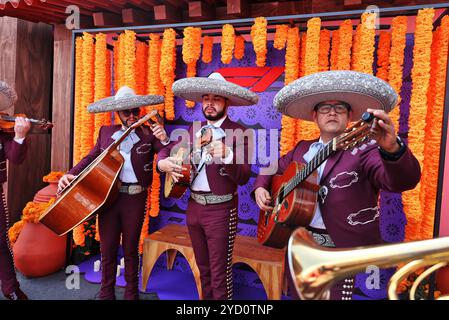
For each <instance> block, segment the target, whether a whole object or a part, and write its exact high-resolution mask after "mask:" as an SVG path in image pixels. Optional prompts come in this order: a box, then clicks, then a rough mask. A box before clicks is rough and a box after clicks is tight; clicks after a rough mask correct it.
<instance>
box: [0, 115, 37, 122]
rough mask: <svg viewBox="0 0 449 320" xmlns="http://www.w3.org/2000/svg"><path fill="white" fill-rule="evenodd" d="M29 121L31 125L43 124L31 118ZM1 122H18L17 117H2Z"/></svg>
mask: <svg viewBox="0 0 449 320" xmlns="http://www.w3.org/2000/svg"><path fill="white" fill-rule="evenodd" d="M27 119H28V120H30V122H31V123H39V124H40V123H41V121H39V120H36V119H30V118H27ZM1 120H3V121H8V122H14V121H16V117H11V116H4V115H2V116H1Z"/></svg>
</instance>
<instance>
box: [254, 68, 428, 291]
mask: <svg viewBox="0 0 449 320" xmlns="http://www.w3.org/2000/svg"><path fill="white" fill-rule="evenodd" d="M397 99H398V98H397V94H396V93H395V91H394V90H393V88H392V87H391V86H390V85H389V84H388V83H386V82H385V81H383V80H381V79H379V78H376V77H374V76H371V75H368V74H364V73H359V72H355V71H326V72H319V73H315V74H312V75H309V76H305V77H302V78H300V79H298V80H296V81H294V82H292V83H291V84H289V85H288V86H286V87H285V88H283V89H282V90H281V91H280V92H279V93H278V94H277V95H276V97H275V98H274V104H275V106H276V107H277V108H278V110H279V111H280V112H281V113H283V114H285V115H287V116H290V117H293V118H298V119H302V120H306V121H314V122H315V123H316V124H317V126H318V128H319V130H320V137H319V139H315V140H307V141H306V140H304V141H299V142H298V143H297V145H296V146H295V147H294V148H293V150H291V151H290V152H288V153H287V154H286V155H285V156H283V157H282V158H280V160H279V166H278V168H279V169H278V172H277V174H283V173H284V171H285V170H286V168H287V167H288V166H289V165H290V163H292V161H296V162H299V163H303V164H305V163H308V162H309V161H311V159H312V158H313V157H314V156H315V155H316V154H317V153H318V152H319V150H321V149H322V148H323V147H325V145H326V144H327V143H329V142H331V143H333V140H332V139H334V138H336V137H337V136H339V135H341V134H342V133H343V132H344V131H345V129H346V128H347V126H348V124H349V122H350V121H357V120H359V119H360V117H361V115H362V113H364V112H365V111H368V112H370V113H373V115H374V117H375V120H374V121H373V123H372V127H371V134H372V138H373V139H372V140H371V141H369V142H367V143H365V144H363V145H361V146H359V147H357V148H355V149H352V150H347V151H345V150H337V151H336V152H335V153H333V154H332V155H331V156H329V157H328V158H327V159H326V160H325V161H324V162H323V163H322V164H321V165H320V166H319V167H318V169H317V174H318V184H319V191H318V197H317V202H318V203H317V204H316V206H315V212H314V213H313V215H312V218H311V219H310V223H309V225H308V226H306V227H307V229H308V230H309V231H310V232H311V234H312V236H313V238H314V239H315V241H316V242H317V243H318V244H319V245H321V246H325V247H336V248H351V247H356V246H368V245H374V244H381V243H383V240H382V238H381V234H380V227H379V222H380V211H379V207H378V198H379V192H380V190H384V191H389V192H403V191H406V190H410V189H413V188H414V187H415V186H416V184H417V183H418V182H419V180H420V177H421V171H420V167H419V163H418V161H417V159H416V158H415V157H414V156H413V154H412V152H411V151H410V149H409V148H408V147H407V146H406V145H405V143H404V142H403V141H402V140H401V139H400V138H398V137H397V135H396V131H395V128H394V124H393V122H392V120H391V119H390V117H389V116H388V112H390V111H391V110H392V109H393V108H394V107H395V106H396V104H397ZM271 179H272V176H267V175H259V176H258V177H257V179H256V181H255V184H254V189H253V194H254V197H255V200H256V203H257V205H258V206H259V207H260V209H261V210H263V211H266V212H271V211H272V210H273V206H272V200H273V199H272V198H271V194H270V184H271ZM286 244H287V243H285V245H286ZM353 281H354V280H353V279H345V280H344V281H341V282H339V283H338V284H337V285H336V286H334V287H333V288H332V290H331V296H330V298H331V299H342V300H349V299H351V297H352V293H353V285H354V283H353Z"/></svg>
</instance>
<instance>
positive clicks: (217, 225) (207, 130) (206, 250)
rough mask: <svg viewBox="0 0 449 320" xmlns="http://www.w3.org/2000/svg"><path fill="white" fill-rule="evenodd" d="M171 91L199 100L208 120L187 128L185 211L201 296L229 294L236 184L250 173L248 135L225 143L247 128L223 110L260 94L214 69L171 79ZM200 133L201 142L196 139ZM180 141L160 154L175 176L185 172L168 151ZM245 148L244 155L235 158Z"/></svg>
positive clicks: (167, 170) (161, 161)
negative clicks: (189, 168) (188, 153)
mask: <svg viewBox="0 0 449 320" xmlns="http://www.w3.org/2000/svg"><path fill="white" fill-rule="evenodd" d="M173 92H174V94H175V95H176V96H179V97H181V98H183V99H186V100H190V101H196V102H200V103H202V111H203V114H204V117H205V118H206V120H207V122H206V121H204V122H202V123H201V126H202V127H201V128H199V130H195V132H194V129H193V128H194V126H191V127H190V129H189V137H190V141H191V142H190V144H191V145H193V148H192V152H191V154H192V155H191V158H190V160H191V162H192V163H193V164H194V166H193V168H194V170H193V171H194V172H193V175H192V174H191V181H190V189H191V197H190V199H189V203H188V208H187V212H186V216H187V227H188V230H189V234H190V238H191V240H192V247H193V251H194V254H195V260H196V263H197V265H198V268H199V271H200V278H201V288H202V294H203V299H215V300H227V299H231V298H232V252H233V248H234V239H235V236H236V229H237V222H238V213H237V206H238V198H237V187H238V185H244V184H245V183H247V181H248V179H249V177H250V174H251V166H250V164H249V158H250V152H251V151H250V150H252V147H251V145H252V138H251V137H249V138H248V139H242V141H241V142H238V141H237V139H236V138H234V137H235V136H233V138H232V140H233V141H232V145H227V144H225V143H223V142H224V141H226V140H224V138H225V137H226V135H227V134H228V133H229V134H230V135H229V136H231V135H233V134H234V133H235V132H238V131H240V132H242V133H243V131H244V130H245V128H244V127H243V126H241V125H239V124H237V123H235V122H233V121H231V120H230V119H229V117H228V116H227V111H228V107H229V106H247V105H252V104H256V103H257V102H258V96H257V95H256V94H255V93H253V92H251V91H249V90H247V89H246V88H243V87H241V86H238V85H236V84H233V83H230V82H228V81H226V80H225V79H224V78H223V76H222V75H220V74H219V73H212V74H211V75H210V76H209V77H208V78H202V77H192V78H185V79H181V80H178V81H176V82H175V83H174V84H173ZM229 136H228V137H229ZM198 139H199V140H202V141H203V143H196V141H198ZM230 140H231V139H230ZM194 141H195V142H194ZM204 141H205V142H204ZM180 143H181V141H178V142H177V143H171V144H170V145H169V146H167V147H166V148H164V149H163V150H162V151H161V152H160V154H159V155H158V169H159V170H160V171H162V172H165V173H166V174H167V175H171V176H172V178H173V180H175V181H177V180H178V179H179V178H181V177H182V176H183V175H182V174H181V166H179V165H178V164H177V162H176V158H174V157H170V151H171V150H175V149H176V146H177V145H178V144H180ZM174 147H175V148H174ZM237 150H238V152H237ZM237 153H238V154H239V155H237ZM243 154H244V156H246V158H245V159H244V161H241V162H240V161H237V158H238V157H239V156H242V155H243ZM195 159H197V160H198V161H195Z"/></svg>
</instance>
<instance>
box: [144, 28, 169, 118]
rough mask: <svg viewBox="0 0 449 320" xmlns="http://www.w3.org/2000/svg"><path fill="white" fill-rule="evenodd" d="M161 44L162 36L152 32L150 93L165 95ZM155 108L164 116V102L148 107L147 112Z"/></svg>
mask: <svg viewBox="0 0 449 320" xmlns="http://www.w3.org/2000/svg"><path fill="white" fill-rule="evenodd" d="M161 44H162V42H161V38H160V36H159V35H158V34H154V33H150V41H149V53H148V72H147V76H148V80H147V92H148V94H157V95H164V91H165V89H164V85H163V83H162V81H161V75H160V72H159V67H160V63H161ZM153 108H157V110H158V112H159V115H160V116H161V117H164V104H160V105H157V106H151V107H148V108H147V112H150V111H151V110H152V109H153Z"/></svg>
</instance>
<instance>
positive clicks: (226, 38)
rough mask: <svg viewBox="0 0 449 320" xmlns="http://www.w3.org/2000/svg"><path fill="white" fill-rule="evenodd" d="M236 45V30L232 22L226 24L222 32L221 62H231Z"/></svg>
mask: <svg viewBox="0 0 449 320" xmlns="http://www.w3.org/2000/svg"><path fill="white" fill-rule="evenodd" d="M234 46H235V31H234V27H233V26H232V25H230V24H225V25H224V26H223V29H222V32H221V62H223V63H224V64H230V63H231V61H232V56H233V52H234Z"/></svg>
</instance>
